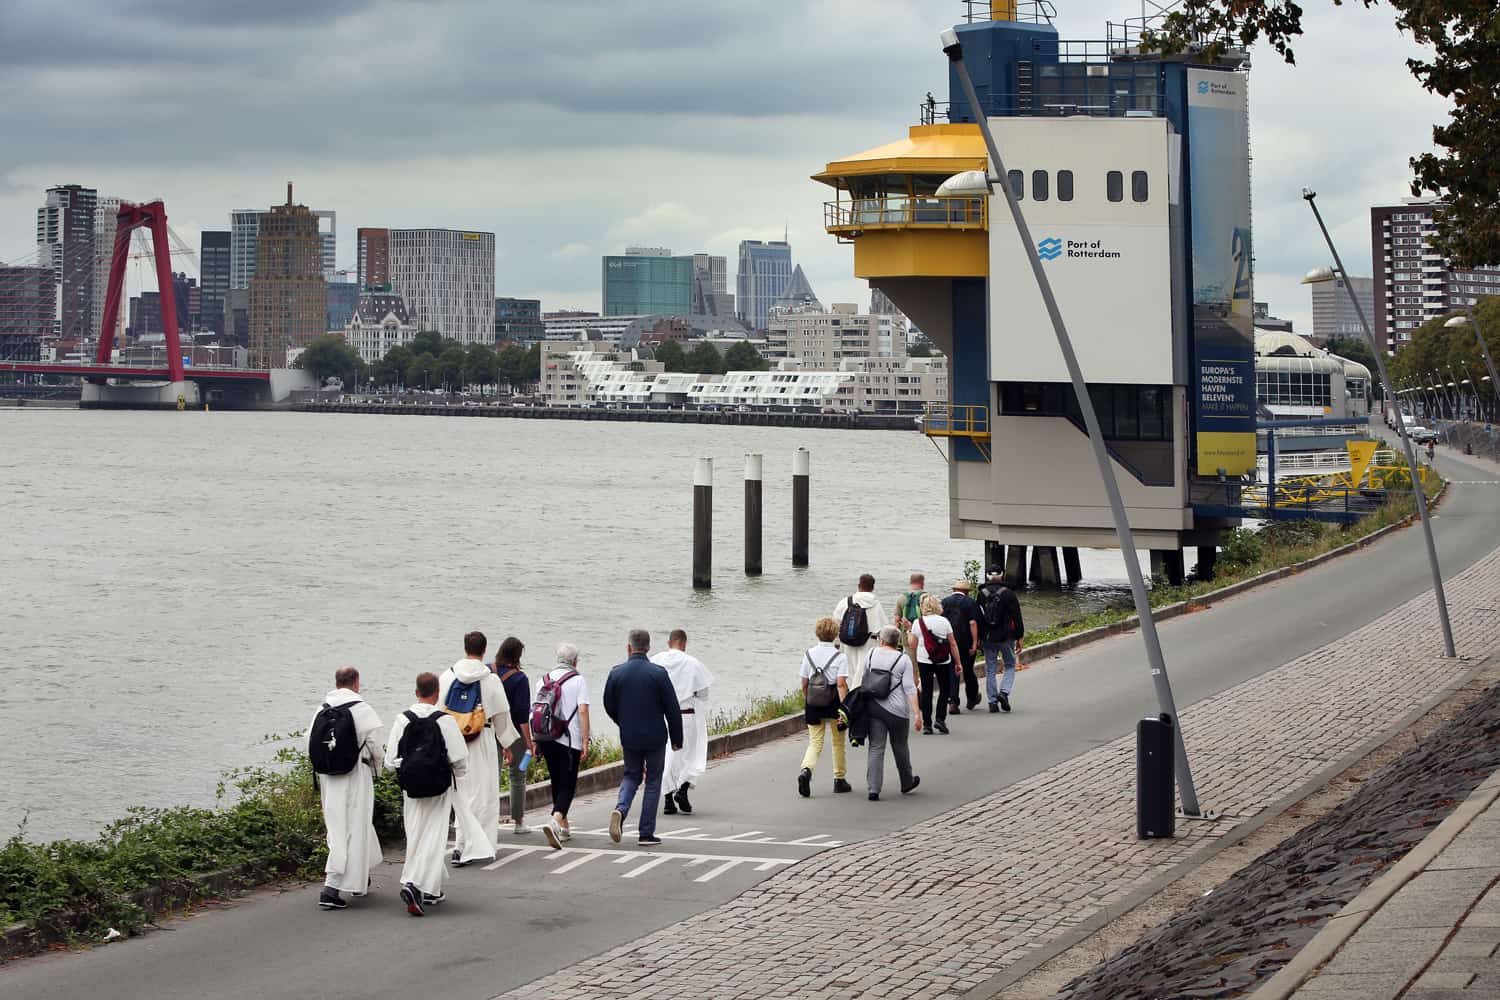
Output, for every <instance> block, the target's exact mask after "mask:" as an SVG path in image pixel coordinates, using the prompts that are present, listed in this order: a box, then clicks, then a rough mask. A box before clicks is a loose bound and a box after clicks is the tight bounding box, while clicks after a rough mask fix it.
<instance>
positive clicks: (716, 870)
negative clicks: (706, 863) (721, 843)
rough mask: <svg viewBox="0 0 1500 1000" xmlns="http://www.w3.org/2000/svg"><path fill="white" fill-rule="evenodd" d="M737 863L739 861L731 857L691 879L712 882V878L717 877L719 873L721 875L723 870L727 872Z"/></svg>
mask: <svg viewBox="0 0 1500 1000" xmlns="http://www.w3.org/2000/svg"><path fill="white" fill-rule="evenodd" d="M737 864H739V861H737V860H733V859H731V860H729V861H726V862H724V863H723V864H722V865H719V866H718V867H717V868H714V869H712V870H710V871H708V872H706V873H705V874H702V875H699V876H698V877H697V878H695V879H693V881H694V882H712V881H713V880H714V879H716V878H718V877H719V876H720V875H723V874H724V873H725V872H727V871H728V870H729V869H731V868H733V867H734V866H735V865H737Z"/></svg>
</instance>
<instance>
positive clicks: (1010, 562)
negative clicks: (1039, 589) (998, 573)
mask: <svg viewBox="0 0 1500 1000" xmlns="http://www.w3.org/2000/svg"><path fill="white" fill-rule="evenodd" d="M1005 585H1006V586H1007V587H1024V586H1026V546H1024V545H1007V546H1006V547H1005Z"/></svg>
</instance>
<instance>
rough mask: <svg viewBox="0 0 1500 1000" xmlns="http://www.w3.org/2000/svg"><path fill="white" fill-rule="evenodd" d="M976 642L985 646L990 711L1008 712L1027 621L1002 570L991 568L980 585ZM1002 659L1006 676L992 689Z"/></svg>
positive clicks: (985, 674) (985, 671) (996, 567)
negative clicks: (1017, 659) (987, 576)
mask: <svg viewBox="0 0 1500 1000" xmlns="http://www.w3.org/2000/svg"><path fill="white" fill-rule="evenodd" d="M976 603H977V604H978V605H979V641H980V644H981V645H982V646H983V647H984V687H985V694H987V695H988V696H989V700H990V711H991V712H1002V711H1003V712H1009V711H1010V692H1011V686H1012V685H1013V684H1015V681H1016V657H1017V655H1019V654H1020V652H1021V651H1022V650H1023V649H1024V648H1025V646H1024V644H1023V642H1022V637H1023V636H1025V635H1026V623H1025V622H1024V621H1023V620H1022V618H1021V602H1020V600H1018V599H1017V598H1016V594H1015V591H1013V590H1011V589H1010V588H1009V587H1007V586H1006V585H1005V571H1004V570H1003V569H1002V568H1001V567H999V566H991V567H990V575H989V579H988V580H986V581H985V583H984V586H982V587H980V588H979V599H978V601H977V602H976ZM1002 658H1004V660H1005V676H1004V677H1003V678H1002V679H1001V681H1000V689H999V690H998V691H997V690H995V674H996V673H997V672H998V670H999V666H1000V660H1001V659H1002Z"/></svg>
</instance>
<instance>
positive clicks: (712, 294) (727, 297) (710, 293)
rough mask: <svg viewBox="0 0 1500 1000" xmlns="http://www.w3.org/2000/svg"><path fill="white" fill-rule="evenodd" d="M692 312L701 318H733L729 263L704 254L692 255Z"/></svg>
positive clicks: (723, 259) (720, 258)
mask: <svg viewBox="0 0 1500 1000" xmlns="http://www.w3.org/2000/svg"><path fill="white" fill-rule="evenodd" d="M692 259H693V304H692V311H693V312H694V313H696V314H698V315H701V316H722V317H726V318H732V317H733V316H734V295H733V294H732V293H731V292H730V291H729V261H728V260H727V259H725V258H723V257H714V256H711V255H710V254H706V253H695V254H693V258H692Z"/></svg>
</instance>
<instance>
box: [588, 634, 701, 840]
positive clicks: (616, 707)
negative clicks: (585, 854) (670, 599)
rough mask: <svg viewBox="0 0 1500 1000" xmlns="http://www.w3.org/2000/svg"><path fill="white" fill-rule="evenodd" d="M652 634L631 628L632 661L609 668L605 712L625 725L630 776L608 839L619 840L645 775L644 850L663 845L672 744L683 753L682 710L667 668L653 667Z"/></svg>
mask: <svg viewBox="0 0 1500 1000" xmlns="http://www.w3.org/2000/svg"><path fill="white" fill-rule="evenodd" d="M650 651H651V633H649V632H647V631H646V630H645V629H642V628H637V629H631V630H630V637H629V642H628V645H627V647H626V652H627V653H628V654H629V658H628V659H627V660H626V661H625V662H624V663H621V664H619V665H618V666H616V667H615V668H614V669H612V670H610V672H609V678H608V679H607V680H605V682H604V711H605V712H606V713H607V714H608V715H609V717H610V718H611V719H613V720H614V721H615V725H617V726H619V727H620V748H621V749H622V750H623V751H624V753H625V773H624V775H623V776H622V777H621V778H620V798H619V801H618V803H617V804H616V806H615V810H614V812H612V813H610V814H609V836H610V839H612V840H613V841H614V842H615V843H617V844H618V843H619V842H620V836H621V834H622V832H623V828H624V824H625V817H626V815H627V814H628V813H629V812H630V805H631V803H632V802H633V801H634V800H635V793H636V790H637V789H638V788H640V785H641V778H642V775H644V777H645V783H646V791H645V794H644V796H643V797H642V799H641V819H640V823H639V824H638V825H637V828H636V832H637V834H638V837H639V843H640V844H641V846H643V847H654V846H656V845H658V844H660V843H661V840H660V839H658V838H657V836H656V808H657V806H658V804H659V803H660V801H661V773H662V767H663V765H664V764H665V762H666V756H667V743H668V741H669V740H670V741H671V744H672V749H673V751H678V750H681V749H682V706H681V705H679V704H678V703H677V692H676V691H675V690H674V689H673V687H672V678H671V677H670V676H668V674H667V672H666V670H665V669H663V668H662V667H660V666H658V665H656V664H655V663H652V662H651V660H650V659H649V658H648V656H647V654H648V653H649V652H650Z"/></svg>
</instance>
